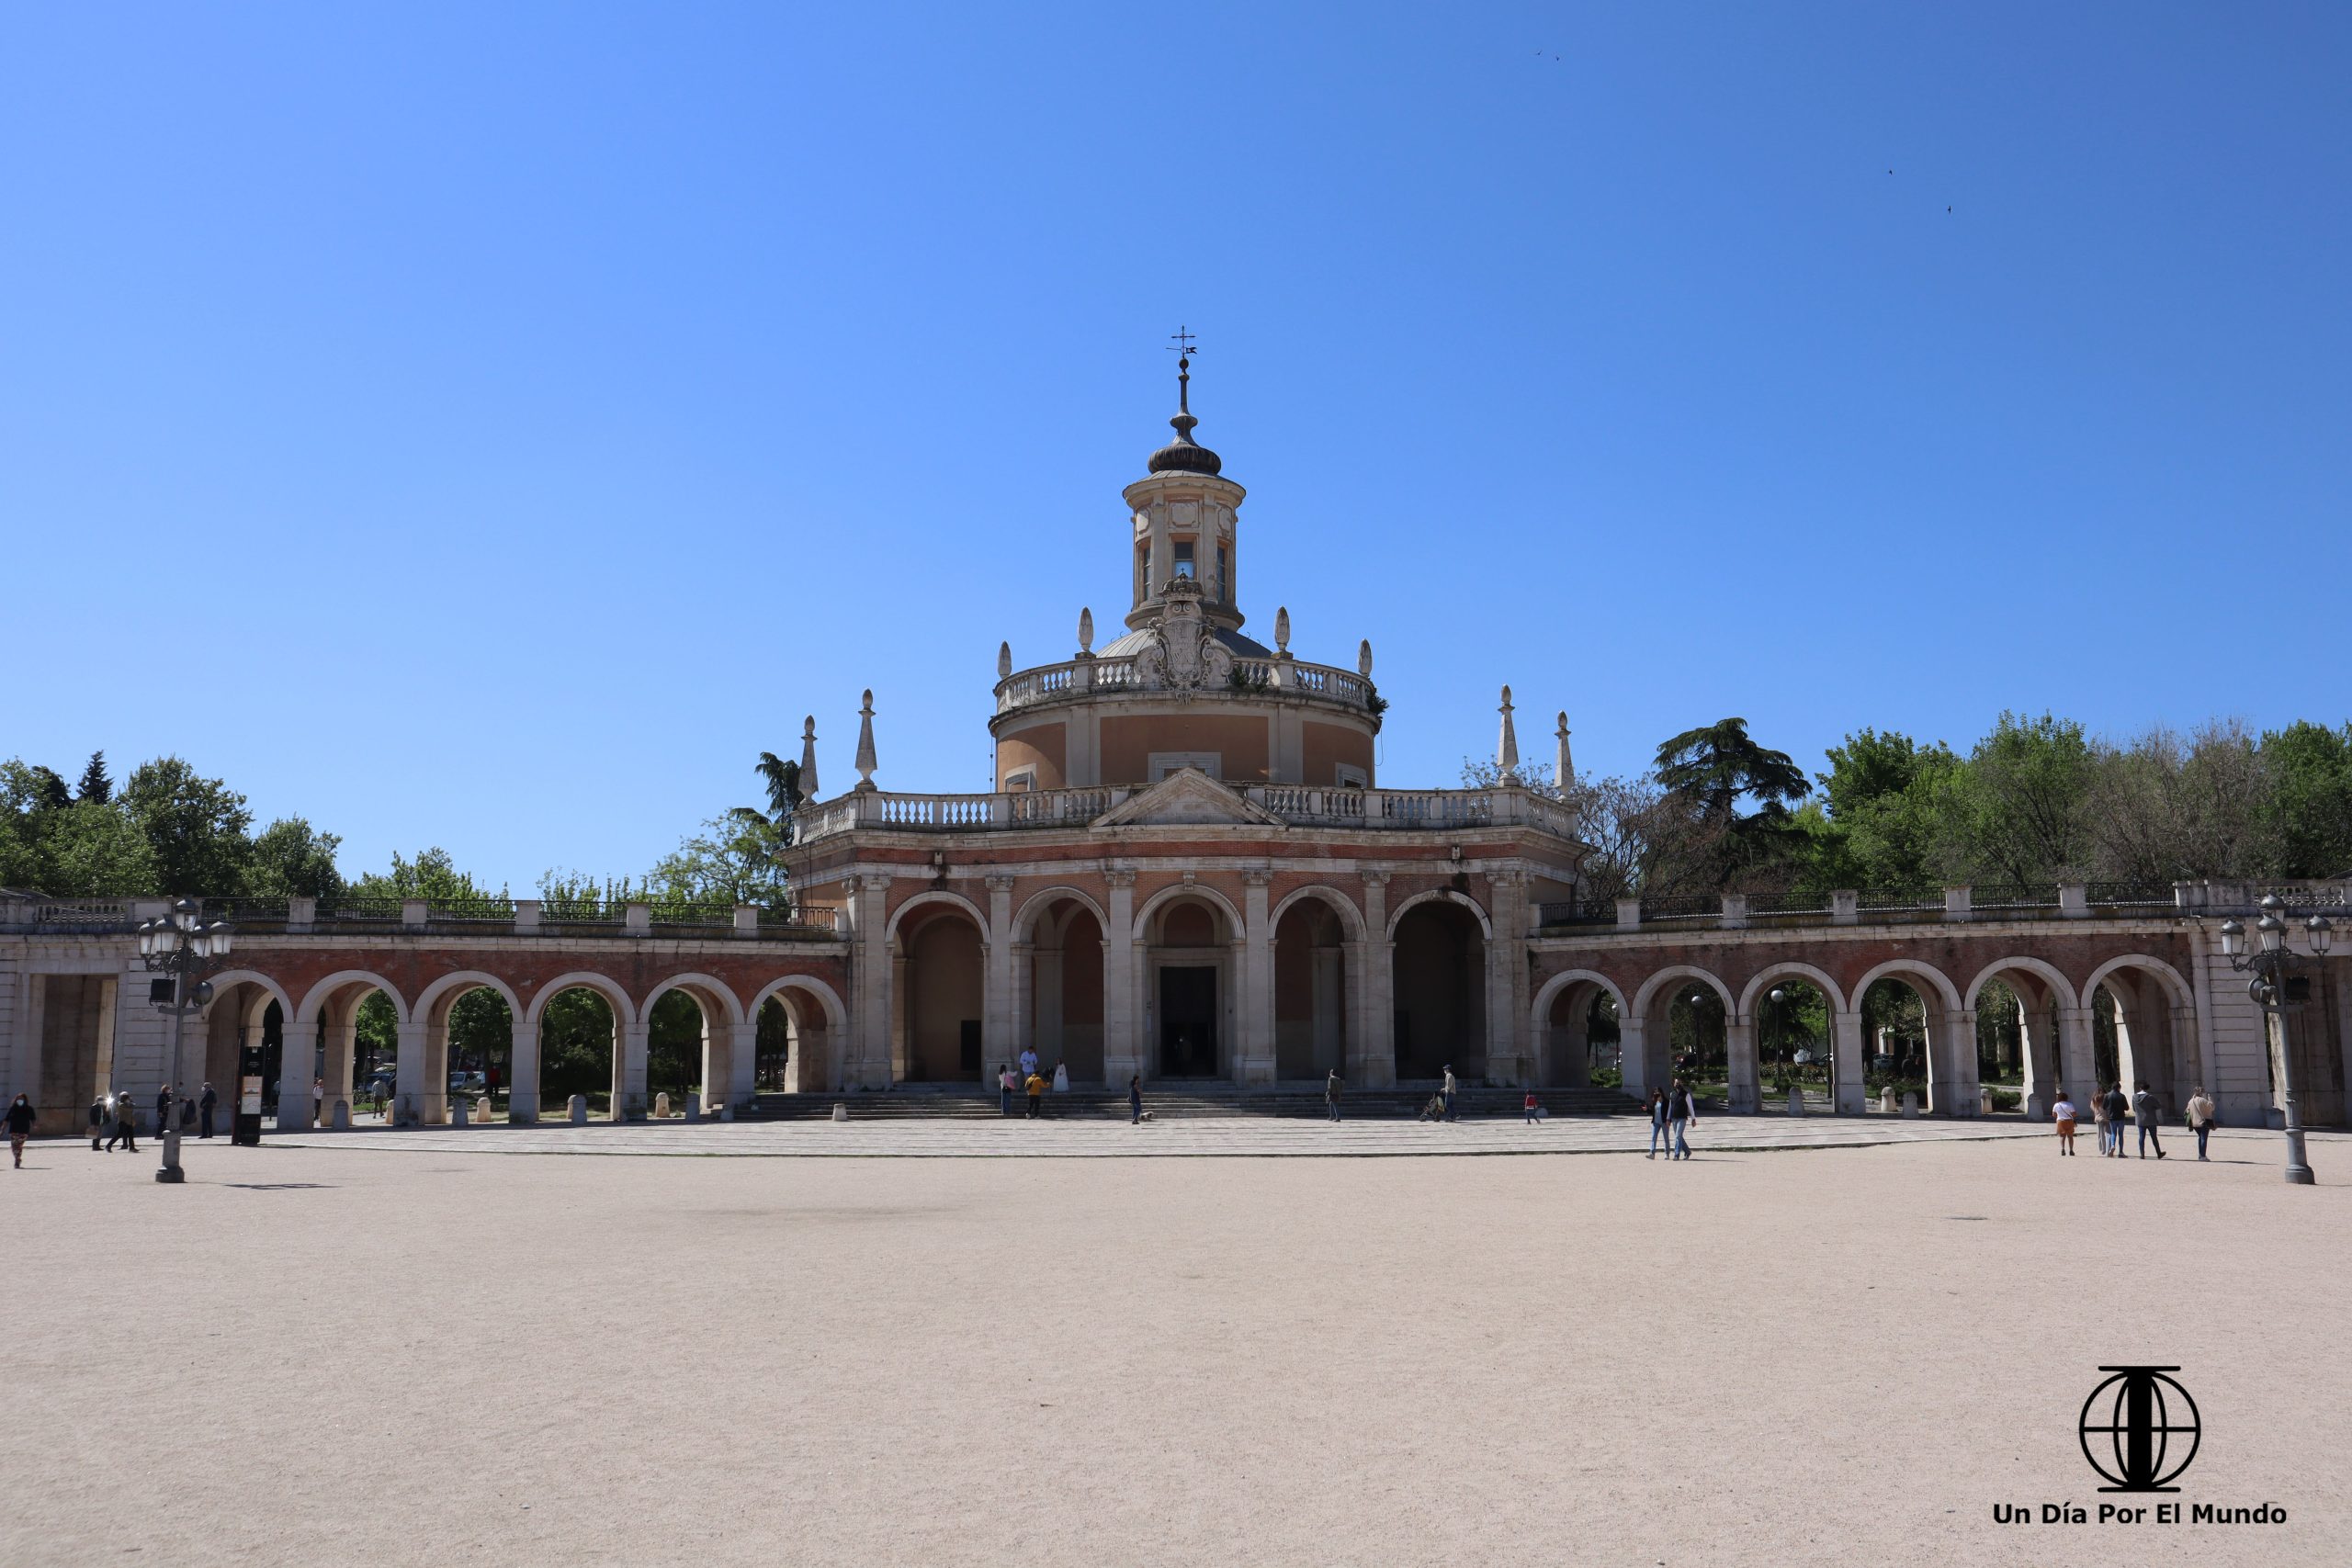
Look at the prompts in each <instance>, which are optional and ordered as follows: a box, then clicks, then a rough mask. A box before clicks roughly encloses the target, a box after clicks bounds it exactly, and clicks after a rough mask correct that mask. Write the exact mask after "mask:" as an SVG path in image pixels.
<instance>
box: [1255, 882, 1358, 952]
mask: <svg viewBox="0 0 2352 1568" xmlns="http://www.w3.org/2000/svg"><path fill="white" fill-rule="evenodd" d="M1304 898H1311V899H1313V900H1315V901H1316V902H1317V903H1319V904H1327V905H1329V907H1330V908H1332V909H1333V910H1335V911H1336V912H1337V913H1338V914H1339V917H1340V930H1341V931H1344V932H1346V933H1347V940H1348V941H1350V942H1362V941H1363V911H1362V910H1360V909H1358V908H1356V907H1355V905H1354V903H1353V902H1351V900H1350V899H1349V897H1348V896H1347V895H1346V894H1344V893H1342V892H1340V890H1339V889H1338V888H1336V887H1331V886H1326V885H1324V884H1322V883H1319V882H1317V883H1309V884H1308V885H1307V886H1305V887H1299V888H1294V889H1293V890H1292V891H1291V892H1290V893H1289V895H1288V896H1286V897H1284V898H1283V901H1282V902H1281V903H1279V904H1277V905H1275V906H1274V907H1273V909H1272V912H1271V913H1269V914H1268V915H1267V917H1266V929H1267V930H1268V931H1280V930H1281V929H1282V923H1283V916H1284V915H1286V914H1288V913H1290V910H1291V906H1292V905H1294V904H1296V903H1298V902H1299V901H1300V900H1301V899H1304Z"/></svg>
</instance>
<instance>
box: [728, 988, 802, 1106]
mask: <svg viewBox="0 0 2352 1568" xmlns="http://www.w3.org/2000/svg"><path fill="white" fill-rule="evenodd" d="M809 1005H810V1006H812V1007H813V1006H815V1005H817V1004H816V999H815V998H810V999H809ZM727 1032H728V1037H729V1038H728V1045H727V1085H726V1089H725V1096H726V1098H725V1099H724V1100H720V1101H719V1103H720V1104H723V1105H731V1106H733V1107H735V1108H736V1109H738V1110H741V1109H742V1108H743V1107H744V1106H747V1105H749V1104H751V1103H752V1100H753V1099H754V1098H755V1097H756V1096H757V1095H758V1093H759V1071H760V1020H759V1015H758V1014H756V1013H754V1014H753V1015H752V1018H751V1019H750V1020H749V1021H747V1022H743V1023H730V1024H729V1025H728V1026H727ZM706 1098H707V1097H706Z"/></svg>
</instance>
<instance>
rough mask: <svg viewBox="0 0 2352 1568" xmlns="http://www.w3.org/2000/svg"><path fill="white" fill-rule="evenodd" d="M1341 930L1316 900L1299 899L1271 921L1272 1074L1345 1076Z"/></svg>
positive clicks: (1347, 978) (1334, 915) (1335, 915)
mask: <svg viewBox="0 0 2352 1568" xmlns="http://www.w3.org/2000/svg"><path fill="white" fill-rule="evenodd" d="M1353 978H1354V976H1351V975H1350V974H1349V973H1348V955H1347V930H1346V928H1345V927H1344V926H1342V925H1341V924H1340V916H1339V911H1338V910H1336V909H1334V908H1332V907H1331V906H1330V905H1329V904H1327V903H1325V902H1324V901H1323V900H1322V899H1320V898H1314V897H1308V898H1301V899H1299V900H1298V901H1297V902H1296V903H1295V904H1293V905H1291V907H1290V908H1287V909H1285V910H1284V911H1283V916H1282V919H1279V920H1277V921H1276V922H1275V923H1274V1076H1275V1077H1277V1078H1294V1079H1299V1078H1321V1077H1324V1076H1325V1075H1326V1074H1328V1073H1331V1072H1335V1071H1336V1072H1338V1073H1339V1074H1340V1076H1341V1077H1346V1076H1347V1074H1348V1065H1347V1064H1348V1050H1349V1045H1350V1042H1349V1039H1348V1021H1347V1020H1348V1009H1347V996H1348V987H1349V983H1350V982H1351V980H1352V979H1353Z"/></svg>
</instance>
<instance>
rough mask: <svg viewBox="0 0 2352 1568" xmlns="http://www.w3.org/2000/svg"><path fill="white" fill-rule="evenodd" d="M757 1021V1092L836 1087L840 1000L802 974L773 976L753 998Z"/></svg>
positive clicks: (754, 1084)
mask: <svg viewBox="0 0 2352 1568" xmlns="http://www.w3.org/2000/svg"><path fill="white" fill-rule="evenodd" d="M837 1006H838V1003H837V1002H835V1001H834V1000H833V999H832V998H831V991H830V990H820V988H819V987H818V985H817V984H816V983H815V982H813V981H810V980H809V979H807V978H805V977H802V976H786V977H784V978H782V979H779V980H774V981H771V982H770V983H769V984H768V985H767V986H765V987H763V988H762V989H761V990H760V992H759V993H758V994H757V995H756V996H754V997H753V998H752V1010H753V1016H754V1017H755V1018H756V1020H757V1021H758V1032H757V1034H756V1037H755V1039H756V1043H755V1047H754V1049H755V1052H756V1055H754V1057H753V1062H754V1068H753V1076H752V1089H753V1092H755V1093H759V1094H779V1093H780V1094H819V1093H822V1092H823V1091H825V1090H827V1089H834V1088H838V1087H839V1085H838V1084H837V1083H836V1082H835V1081H834V1080H835V1077H836V1075H837V1072H838V1064H837V1063H835V1062H834V1060H833V1047H834V1043H835V1040H834V1033H833V1031H834V1027H835V1026H836V1025H837V1024H838V1023H839V1022H840V1019H839V1017H838V1015H837V1013H836V1011H835V1009H836V1008H837Z"/></svg>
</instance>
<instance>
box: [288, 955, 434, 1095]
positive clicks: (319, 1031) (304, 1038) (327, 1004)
mask: <svg viewBox="0 0 2352 1568" xmlns="http://www.w3.org/2000/svg"><path fill="white" fill-rule="evenodd" d="M406 1021H408V1014H407V1010H406V1006H405V1003H404V1002H403V1001H402V999H401V995H400V993H399V992H398V991H396V990H394V989H393V988H392V987H391V986H390V985H389V984H388V983H386V982H385V981H384V980H383V979H381V978H380V977H379V976H374V975H369V974H365V973H361V972H358V971H346V972H345V973H342V974H338V975H332V976H328V977H327V978H326V979H324V980H322V981H320V982H319V983H318V984H317V985H316V986H314V987H311V992H310V994H309V995H308V996H306V997H304V998H302V1003H301V1006H300V1008H299V1009H298V1010H297V1011H296V1015H295V1020H294V1023H293V1025H292V1026H291V1027H290V1028H288V1029H286V1030H285V1031H284V1032H283V1040H282V1042H281V1044H280V1047H279V1052H278V1057H279V1059H278V1062H277V1073H276V1075H275V1076H274V1077H270V1078H269V1079H268V1081H267V1087H266V1089H265V1090H264V1092H265V1093H267V1092H270V1091H271V1090H272V1089H274V1090H275V1092H276V1094H277V1125H278V1126H279V1127H280V1128H303V1127H310V1126H312V1125H315V1124H321V1123H324V1124H332V1123H333V1121H334V1105H335V1102H336V1101H338V1100H341V1101H344V1102H345V1103H347V1104H348V1103H351V1102H353V1101H354V1100H355V1099H356V1095H355V1088H356V1086H355V1084H354V1077H355V1075H356V1071H357V1069H358V1067H359V1066H360V1063H361V1060H362V1056H363V1053H364V1054H365V1055H366V1056H367V1057H368V1059H369V1060H370V1061H371V1062H378V1063H389V1062H390V1060H391V1059H392V1057H393V1055H394V1054H395V1053H396V1052H397V1050H398V1043H399V1039H400V1032H401V1025H402V1024H403V1023H405V1022H406ZM424 1087H425V1088H426V1089H430V1088H431V1087H432V1086H431V1085H430V1084H427V1085H425V1086H424Z"/></svg>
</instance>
